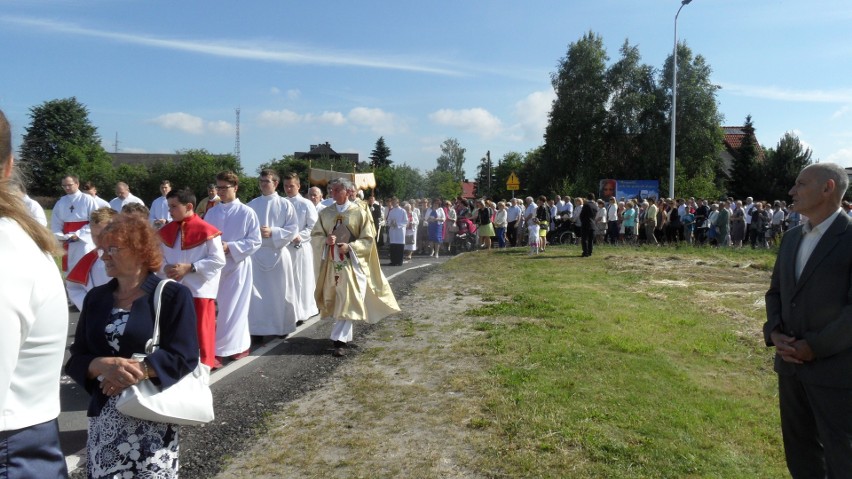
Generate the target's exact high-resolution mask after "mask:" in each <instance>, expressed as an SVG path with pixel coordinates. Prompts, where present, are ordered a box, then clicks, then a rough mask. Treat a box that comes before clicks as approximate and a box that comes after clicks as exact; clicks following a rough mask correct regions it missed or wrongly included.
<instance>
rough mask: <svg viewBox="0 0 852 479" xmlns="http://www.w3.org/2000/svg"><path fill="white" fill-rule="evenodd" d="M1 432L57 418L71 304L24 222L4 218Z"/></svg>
mask: <svg viewBox="0 0 852 479" xmlns="http://www.w3.org/2000/svg"><path fill="white" fill-rule="evenodd" d="M0 264H2V265H3V267H4V268H7V269H8V271H12V272H14V273H12V274H4V275H2V276H0V330H2V332H3V333H2V334H0V431H10V430H15V429H21V428H24V427H28V426H33V425H35V424H40V423H43V422H46V421H50V420H52V419H55V418H56V417H57V416H59V375H60V371H61V370H62V359H63V355H64V353H65V339H66V335H67V334H68V303H67V299H66V297H65V288H64V287H63V284H62V277H61V276H60V274H59V270H58V269H57V268H56V263H54V262H53V258H51V257H50V256H48V255H47V254H45V253H44V252H42V251H40V250H39V249H38V247H37V246H36V244H35V242H33V240H32V239H31V238H30V237H29V235H27V234H26V233H25V232H24V230H23V229H21V227H20V225H18V223H17V222H15V221H14V220H11V219H9V218H0Z"/></svg>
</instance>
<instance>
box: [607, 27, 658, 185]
mask: <svg viewBox="0 0 852 479" xmlns="http://www.w3.org/2000/svg"><path fill="white" fill-rule="evenodd" d="M640 60H641V56H640V54H639V48H638V47H636V46H631V45H630V44H629V42H628V41H627V40H625V41H624V44H623V45H622V47H621V58H620V59H619V60H618V61H617V62H615V63H614V64H612V65H611V66H610V67H609V69H607V73H606V83H607V88H608V89H609V93H610V97H609V100H608V104H609V108H608V110H607V117H606V127H605V137H606V140H605V145H606V157H605V160H604V161H603V162H601V163H602V164H601V165H600V168H599V172H600V173H599V174H600V177H601V178H620V179H661V177H662V176H663V175H664V174H665V173H664V172H666V171H667V170H668V168H667V166H666V165H667V164H668V163H667V161H666V154H667V153H668V142H667V141H665V140H666V138H667V136H666V132H668V130H666V115H665V112H664V108H665V92H664V91H663V90H662V89H661V88H660V87H659V86H658V85H657V82H656V80H655V73H656V72H655V70H654V68H653V67H651V66H649V65H645V64H642V63H641V62H640Z"/></svg>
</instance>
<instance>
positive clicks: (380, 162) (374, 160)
mask: <svg viewBox="0 0 852 479" xmlns="http://www.w3.org/2000/svg"><path fill="white" fill-rule="evenodd" d="M390 156H391V150H390V148H388V146H387V145H386V144H385V137H383V136H380V137H379V139H378V140H376V147H375V148H373V151H372V152H371V153H370V160H371V161H370V164H371V165H372V166H373V168H382V167H385V166H390V165H391V163H393V161H391V160H390V159H389V158H390Z"/></svg>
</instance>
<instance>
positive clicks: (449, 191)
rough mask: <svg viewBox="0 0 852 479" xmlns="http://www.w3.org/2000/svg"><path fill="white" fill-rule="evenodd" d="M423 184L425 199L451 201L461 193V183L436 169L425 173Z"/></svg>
mask: <svg viewBox="0 0 852 479" xmlns="http://www.w3.org/2000/svg"><path fill="white" fill-rule="evenodd" d="M423 184H424V193H425V196H426V197H427V198H443V199H452V198H455V197H457V196H459V195H460V194H461V192H462V188H461V183H460V182H458V181H456V179H455V178H454V177H453V174H452V173H450V172H449V171H441V170H439V169H437V168H435V169H434V170H432V171H429V172H427V173H426V175H425V178H424V182H423Z"/></svg>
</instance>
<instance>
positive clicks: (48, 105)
mask: <svg viewBox="0 0 852 479" xmlns="http://www.w3.org/2000/svg"><path fill="white" fill-rule="evenodd" d="M30 118H31V120H32V121H31V122H30V125H29V126H28V127H27V129H26V133H25V134H24V141H23V144H22V145H21V163H22V165H23V166H24V167H25V168H26V169H27V170H28V171H29V173H30V175H31V177H32V180H33V184H32V186H31V187H30V191H31V192H32V193H33V194H37V195H46V196H50V195H56V194H58V193H60V181H61V179H62V177H64V176H65V175H68V174H75V175H78V176H82V174H84V173H85V174H89V175H93V174H95V173H96V172H97V171H98V169H99V168H108V167H111V165H112V163H111V162H110V160H109V157H108V155H107V153H106V151H105V150H104V148H103V146H101V139H100V137H99V136H98V131H97V128H95V127H94V126H93V125H92V124H91V122H90V121H89V112H88V110H87V109H86V107H85V106H84V105H83V104H82V103H80V102H78V101H77V99H76V98H74V97H71V98H65V99H61V100H50V101H46V102H44V103H42V104H41V105H38V106H35V107H32V108H30ZM105 176H108V174H107V173H106V172H103V173H102V174H101V175H100V177H102V178H103V177H105ZM82 179H85V177H83V178H82Z"/></svg>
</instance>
